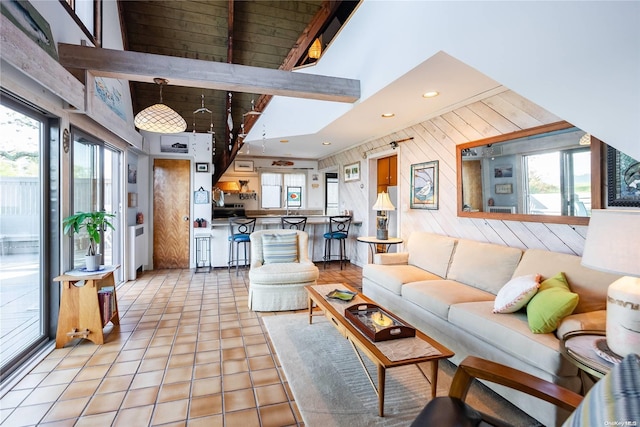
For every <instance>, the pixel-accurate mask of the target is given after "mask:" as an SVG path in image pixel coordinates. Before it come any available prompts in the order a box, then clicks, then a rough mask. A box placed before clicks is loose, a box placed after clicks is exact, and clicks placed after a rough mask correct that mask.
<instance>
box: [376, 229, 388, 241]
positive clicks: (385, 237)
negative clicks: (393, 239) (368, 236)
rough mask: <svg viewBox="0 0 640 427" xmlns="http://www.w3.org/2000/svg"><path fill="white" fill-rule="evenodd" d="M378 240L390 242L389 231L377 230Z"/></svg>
mask: <svg viewBox="0 0 640 427" xmlns="http://www.w3.org/2000/svg"><path fill="white" fill-rule="evenodd" d="M376 239H378V240H389V230H381V229H378V230H376Z"/></svg>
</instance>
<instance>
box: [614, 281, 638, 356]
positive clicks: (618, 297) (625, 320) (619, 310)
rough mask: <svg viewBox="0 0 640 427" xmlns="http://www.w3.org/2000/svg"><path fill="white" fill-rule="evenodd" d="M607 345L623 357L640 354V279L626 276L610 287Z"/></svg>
mask: <svg viewBox="0 0 640 427" xmlns="http://www.w3.org/2000/svg"><path fill="white" fill-rule="evenodd" d="M607 345H608V346H609V348H610V349H611V351H613V352H614V353H616V354H617V355H619V356H621V357H625V356H626V355H627V354H629V353H636V354H640V278H636V277H629V276H624V277H621V278H620V279H618V280H616V281H615V282H613V283H612V284H611V285H609V290H608V292H607Z"/></svg>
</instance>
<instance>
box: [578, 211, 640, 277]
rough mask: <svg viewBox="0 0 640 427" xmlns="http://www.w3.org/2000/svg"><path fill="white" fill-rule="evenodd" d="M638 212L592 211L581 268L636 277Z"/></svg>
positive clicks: (639, 230)
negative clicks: (582, 266)
mask: <svg viewBox="0 0 640 427" xmlns="http://www.w3.org/2000/svg"><path fill="white" fill-rule="evenodd" d="M639 255H640V211H632V210H612V209H594V210H593V211H592V212H591V219H590V220H589V228H588V230H587V240H586V242H585V245H584V251H583V254H582V265H584V266H586V267H590V268H594V269H596V270H602V271H606V272H609V273H615V274H624V275H626V276H636V277H640V262H639V261H638V260H639V259H640V256H639Z"/></svg>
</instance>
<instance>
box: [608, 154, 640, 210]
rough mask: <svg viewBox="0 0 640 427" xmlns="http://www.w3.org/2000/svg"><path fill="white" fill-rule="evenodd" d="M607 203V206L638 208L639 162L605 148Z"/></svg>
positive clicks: (639, 193) (639, 201) (639, 195)
mask: <svg viewBox="0 0 640 427" xmlns="http://www.w3.org/2000/svg"><path fill="white" fill-rule="evenodd" d="M607 195H608V197H607V199H608V200H607V201H608V203H607V204H608V205H609V206H625V207H636V208H637V207H640V162H638V161H637V160H636V159H634V158H633V157H630V156H627V155H626V154H624V153H622V152H620V151H618V150H616V149H615V148H613V147H608V148H607Z"/></svg>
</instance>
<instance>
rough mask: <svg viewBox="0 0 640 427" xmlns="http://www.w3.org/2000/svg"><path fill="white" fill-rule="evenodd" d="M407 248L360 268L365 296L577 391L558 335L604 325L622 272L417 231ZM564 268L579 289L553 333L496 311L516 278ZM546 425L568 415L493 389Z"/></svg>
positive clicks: (578, 380) (456, 343) (455, 343)
mask: <svg viewBox="0 0 640 427" xmlns="http://www.w3.org/2000/svg"><path fill="white" fill-rule="evenodd" d="M406 250H407V251H406V252H402V253H389V254H377V255H376V256H375V258H374V264H368V265H366V266H365V267H364V268H363V271H362V276H363V278H362V285H363V293H364V294H365V295H367V296H368V297H370V298H372V299H373V300H374V301H376V302H378V303H379V304H380V305H382V306H384V307H387V308H388V309H390V310H392V311H393V312H394V313H396V314H398V315H399V316H400V317H402V318H404V319H405V320H406V321H408V322H410V323H412V324H413V325H414V326H415V327H416V328H418V329H420V330H421V331H423V332H424V333H426V334H427V335H429V336H431V337H433V338H435V339H436V340H438V341H439V342H441V343H442V344H444V345H446V346H447V347H449V348H450V349H451V350H453V351H455V353H456V354H455V356H454V357H453V358H452V361H453V362H454V363H459V362H460V361H461V360H462V359H464V358H465V357H466V356H468V355H474V356H479V357H482V358H487V359H490V360H493V361H496V362H499V363H503V364H505V365H508V366H511V367H513V368H516V369H520V370H523V371H525V372H528V373H530V374H532V375H535V376H537V377H540V378H544V379H546V380H548V381H551V382H554V383H557V384H559V385H562V386H564V387H567V388H569V389H571V390H574V391H577V392H579V391H580V390H581V388H582V375H581V374H580V373H579V370H578V368H576V366H574V365H573V364H571V363H570V362H569V361H568V360H567V359H566V358H564V357H563V356H562V354H561V353H560V340H559V339H558V336H562V335H563V334H565V333H567V332H569V331H572V330H578V329H597V330H604V329H605V314H606V312H605V308H606V294H607V288H608V286H609V284H611V283H612V282H613V281H614V280H616V279H617V278H618V277H619V276H615V275H612V274H607V273H602V272H598V271H594V270H591V269H588V268H586V267H583V266H581V265H580V257H578V256H574V255H567V254H561V253H556V252H549V251H544V250H538V249H528V250H526V251H522V250H520V249H517V248H512V247H506V246H501V245H497V244H490V243H481V242H476V241H471V240H464V239H455V238H452V237H448V236H442V235H438V234H432V233H426V232H417V233H413V234H412V235H411V236H410V238H409V239H408V242H407V245H406ZM558 272H564V273H565V276H566V278H567V281H568V283H569V285H570V287H571V290H572V292H575V293H577V294H579V302H578V306H577V307H576V309H575V310H574V312H573V314H572V315H570V316H568V317H566V318H564V320H563V321H562V322H561V324H560V326H559V328H558V330H557V331H556V333H555V334H554V333H548V334H534V333H532V332H531V330H530V329H529V325H528V322H527V314H526V311H525V310H524V309H523V310H520V311H518V312H516V313H512V314H494V313H493V304H494V299H495V297H496V295H497V293H498V291H499V290H500V288H501V287H502V286H503V285H504V284H505V283H507V282H508V281H509V280H510V279H511V278H514V277H519V276H522V275H527V274H541V275H542V278H543V279H546V278H549V277H552V276H555V275H556V274H557V273H558ZM496 391H498V392H499V393H500V394H503V395H504V396H505V397H506V398H507V399H508V400H510V401H511V402H513V403H514V404H515V405H516V406H518V407H520V408H522V409H523V410H524V411H526V412H527V413H528V414H530V415H531V416H532V417H534V418H536V419H537V420H539V421H540V422H542V423H543V424H545V425H557V424H560V423H561V422H562V421H563V420H564V419H565V418H566V417H567V416H568V414H567V413H566V412H564V411H562V410H559V409H557V408H556V407H555V406H553V405H550V404H547V403H545V402H542V401H540V400H538V399H536V398H532V397H531V396H528V395H525V394H522V393H517V394H516V393H514V392H513V391H512V390H509V389H504V388H503V389H501V388H499V387H497V388H496Z"/></svg>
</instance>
